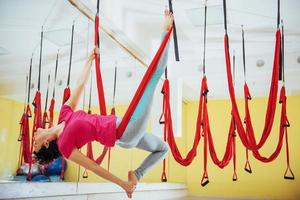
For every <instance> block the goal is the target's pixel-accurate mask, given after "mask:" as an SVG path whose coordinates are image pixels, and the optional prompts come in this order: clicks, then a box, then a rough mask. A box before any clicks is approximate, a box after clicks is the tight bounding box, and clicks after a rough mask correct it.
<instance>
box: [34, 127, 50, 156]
mask: <svg viewBox="0 0 300 200" xmlns="http://www.w3.org/2000/svg"><path fill="white" fill-rule="evenodd" d="M43 146H45V147H46V148H48V146H49V141H48V138H47V131H46V129H42V128H38V129H37V130H36V132H34V140H33V147H34V151H35V152H39V150H40V149H41V148H42V147H43Z"/></svg>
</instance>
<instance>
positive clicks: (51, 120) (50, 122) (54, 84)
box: [49, 51, 59, 128]
mask: <svg viewBox="0 0 300 200" xmlns="http://www.w3.org/2000/svg"><path fill="white" fill-rule="evenodd" d="M58 54H59V51H58V52H57V54H56V61H55V72H54V80H53V94H52V99H51V102H50V107H49V128H51V127H53V120H54V107H55V86H56V77H57V67H58Z"/></svg>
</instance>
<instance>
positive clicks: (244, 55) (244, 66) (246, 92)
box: [241, 25, 252, 174]
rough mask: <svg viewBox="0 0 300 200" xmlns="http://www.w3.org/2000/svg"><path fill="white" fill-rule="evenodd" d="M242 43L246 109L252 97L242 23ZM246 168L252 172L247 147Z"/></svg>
mask: <svg viewBox="0 0 300 200" xmlns="http://www.w3.org/2000/svg"><path fill="white" fill-rule="evenodd" d="M241 27H242V45H243V48H242V50H243V70H244V101H245V110H247V108H248V102H249V101H248V100H251V99H252V97H251V95H250V92H249V88H248V85H247V81H246V53H245V33H244V26H243V25H242V26H241ZM244 123H245V124H246V119H245V120H244ZM248 132H249V131H248V126H247V125H246V137H248ZM244 169H245V171H246V172H248V173H250V174H251V173H252V169H251V165H250V161H249V150H248V149H247V148H246V163H245V166H244Z"/></svg>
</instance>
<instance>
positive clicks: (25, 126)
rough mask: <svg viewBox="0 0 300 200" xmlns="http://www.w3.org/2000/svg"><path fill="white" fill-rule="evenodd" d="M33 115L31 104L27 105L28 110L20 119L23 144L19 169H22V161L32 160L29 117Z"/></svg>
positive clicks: (21, 145) (28, 161)
mask: <svg viewBox="0 0 300 200" xmlns="http://www.w3.org/2000/svg"><path fill="white" fill-rule="evenodd" d="M30 117H31V110H30V106H29V104H27V106H26V110H25V112H24V113H23V115H22V118H21V120H20V132H21V144H20V154H19V162H18V170H19V169H20V167H21V165H22V162H23V161H24V162H25V163H30V162H31V159H32V157H31V153H30V129H29V118H30Z"/></svg>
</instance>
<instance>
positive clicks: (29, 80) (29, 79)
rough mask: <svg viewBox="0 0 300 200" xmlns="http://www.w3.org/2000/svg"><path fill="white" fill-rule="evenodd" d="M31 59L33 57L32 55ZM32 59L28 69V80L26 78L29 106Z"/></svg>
mask: <svg viewBox="0 0 300 200" xmlns="http://www.w3.org/2000/svg"><path fill="white" fill-rule="evenodd" d="M32 57H33V55H32ZM32 57H31V59H30V67H29V78H28V94H27V104H29V100H30V89H31V88H30V87H31V71H32Z"/></svg>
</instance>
